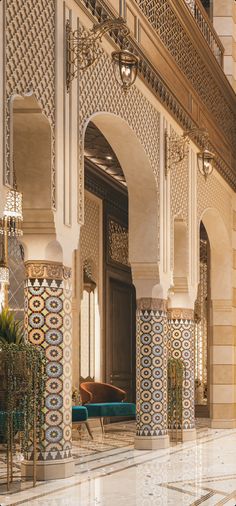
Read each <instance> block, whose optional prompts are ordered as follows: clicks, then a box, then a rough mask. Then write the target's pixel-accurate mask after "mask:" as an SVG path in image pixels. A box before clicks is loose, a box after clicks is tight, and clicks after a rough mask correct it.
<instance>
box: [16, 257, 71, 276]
mask: <svg viewBox="0 0 236 506" xmlns="http://www.w3.org/2000/svg"><path fill="white" fill-rule="evenodd" d="M25 269H26V277H27V278H33V279H35V278H37V279H47V280H63V279H69V278H71V268H70V267H64V266H63V265H62V264H61V263H60V262H58V263H56V262H49V261H47V262H44V261H42V262H34V263H32V262H26V263H25Z"/></svg>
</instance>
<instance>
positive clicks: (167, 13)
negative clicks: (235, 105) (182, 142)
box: [136, 0, 236, 150]
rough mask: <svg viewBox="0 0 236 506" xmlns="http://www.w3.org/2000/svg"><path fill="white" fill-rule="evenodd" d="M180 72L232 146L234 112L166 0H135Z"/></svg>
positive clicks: (235, 133) (234, 140) (235, 136)
mask: <svg viewBox="0 0 236 506" xmlns="http://www.w3.org/2000/svg"><path fill="white" fill-rule="evenodd" d="M136 3H137V4H138V5H139V7H140V8H141V10H142V11H143V13H144V14H145V16H146V17H147V19H148V20H149V22H150V23H151V25H152V26H153V28H154V30H155V31H156V32H157V34H158V35H159V37H160V38H161V40H162V42H163V43H164V45H165V46H166V48H167V49H168V50H169V52H170V54H171V55H172V57H173V58H174V60H175V61H176V63H177V65H178V66H179V67H180V69H181V71H182V72H183V74H184V75H185V76H186V77H187V79H188V80H189V81H190V83H191V84H192V86H193V87H194V89H195V90H196V91H197V93H198V94H199V96H200V97H201V100H202V101H203V103H204V104H205V106H206V107H207V108H208V110H209V111H211V113H212V114H213V116H214V117H215V119H216V121H217V123H218V125H219V126H220V127H221V129H222V130H223V131H224V134H225V137H226V138H227V139H229V141H230V143H231V145H232V146H234V150H235V149H236V115H235V111H233V110H232V108H231V107H230V105H229V104H228V102H227V101H226V100H225V98H224V96H223V94H222V91H221V89H220V87H219V85H218V83H217V82H216V80H214V78H212V74H211V73H210V71H209V70H208V67H207V66H206V65H205V64H204V62H203V59H202V58H201V56H200V54H199V52H198V51H197V49H196V48H195V47H194V45H193V43H192V42H191V40H190V37H189V34H188V32H187V31H186V30H185V29H184V27H183V25H182V24H181V22H180V20H179V19H178V18H177V15H176V13H175V11H174V8H173V7H172V5H171V4H170V2H169V1H168V0H149V1H147V0H136Z"/></svg>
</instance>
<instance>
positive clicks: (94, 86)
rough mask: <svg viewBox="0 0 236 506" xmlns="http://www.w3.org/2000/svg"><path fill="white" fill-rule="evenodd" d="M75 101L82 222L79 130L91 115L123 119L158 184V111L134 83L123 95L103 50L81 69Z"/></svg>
mask: <svg viewBox="0 0 236 506" xmlns="http://www.w3.org/2000/svg"><path fill="white" fill-rule="evenodd" d="M88 83H89V86H88ZM78 100H79V130H80V131H79V136H80V173H79V221H80V222H83V193H82V192H83V131H84V128H85V124H86V122H87V121H88V119H89V118H90V117H91V116H92V114H95V113H99V112H109V113H113V114H115V115H117V116H120V117H121V118H122V119H124V120H125V121H127V123H128V124H129V126H130V127H131V128H132V130H133V131H134V132H135V133H136V135H137V137H138V139H139V140H140V142H141V144H142V145H143V148H144V150H145V152H146V154H147V156H148V158H149V160H150V163H151V166H152V168H153V172H154V174H155V176H156V180H157V185H158V187H159V183H158V175H159V144H160V114H159V112H158V111H156V109H154V107H153V106H152V105H151V104H150V102H149V101H148V100H147V99H146V98H145V97H144V96H143V95H142V93H141V92H140V91H139V90H138V89H137V88H136V87H135V86H133V87H132V88H131V90H129V92H128V93H127V95H125V94H124V92H123V91H122V89H121V87H120V86H119V85H118V83H117V82H116V80H115V77H114V73H113V68H112V65H111V61H110V58H109V57H108V56H107V55H106V54H105V53H103V54H102V56H101V57H100V58H99V60H98V62H97V63H96V64H95V65H93V66H92V67H90V68H89V69H87V70H86V71H85V72H81V75H80V79H79V91H78ZM127 142H128V140H127Z"/></svg>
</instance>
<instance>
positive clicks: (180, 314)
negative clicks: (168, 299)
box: [167, 308, 194, 320]
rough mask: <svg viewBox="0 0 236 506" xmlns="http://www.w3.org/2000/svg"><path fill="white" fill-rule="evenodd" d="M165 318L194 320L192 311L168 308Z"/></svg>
mask: <svg viewBox="0 0 236 506" xmlns="http://www.w3.org/2000/svg"><path fill="white" fill-rule="evenodd" d="M167 316H168V319H169V320H194V310H193V309H188V308H170V309H168V312H167Z"/></svg>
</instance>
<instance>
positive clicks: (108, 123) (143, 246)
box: [84, 112, 159, 265]
mask: <svg viewBox="0 0 236 506" xmlns="http://www.w3.org/2000/svg"><path fill="white" fill-rule="evenodd" d="M90 120H92V121H93V123H94V124H95V125H96V126H97V127H98V128H99V130H100V131H101V132H102V134H103V135H104V136H105V137H106V139H107V141H108V142H109V144H110V145H111V147H112V149H113V151H114V152H115V154H116V156H117V158H118V160H119V162H120V165H121V167H122V170H123V172H124V175H125V179H126V183H127V188H128V196H129V261H130V263H131V265H132V264H134V263H142V264H145V263H149V264H157V262H158V226H159V224H158V199H157V195H158V193H157V182H156V179H155V176H154V173H153V169H152V167H151V164H150V161H149V159H148V157H147V155H146V153H145V151H144V148H143V146H142V144H141V143H140V141H139V139H138V138H137V136H136V134H135V132H134V131H133V130H132V129H131V128H130V126H129V125H128V123H127V122H126V121H125V120H123V119H122V118H121V117H119V116H116V115H114V114H111V113H106V112H102V113H97V114H95V115H93V116H92V117H91V118H89V120H88V121H87V124H86V126H87V125H88V123H89V121H90ZM85 133H86V127H85V129H84V136H85Z"/></svg>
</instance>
